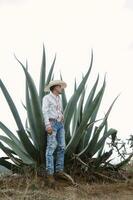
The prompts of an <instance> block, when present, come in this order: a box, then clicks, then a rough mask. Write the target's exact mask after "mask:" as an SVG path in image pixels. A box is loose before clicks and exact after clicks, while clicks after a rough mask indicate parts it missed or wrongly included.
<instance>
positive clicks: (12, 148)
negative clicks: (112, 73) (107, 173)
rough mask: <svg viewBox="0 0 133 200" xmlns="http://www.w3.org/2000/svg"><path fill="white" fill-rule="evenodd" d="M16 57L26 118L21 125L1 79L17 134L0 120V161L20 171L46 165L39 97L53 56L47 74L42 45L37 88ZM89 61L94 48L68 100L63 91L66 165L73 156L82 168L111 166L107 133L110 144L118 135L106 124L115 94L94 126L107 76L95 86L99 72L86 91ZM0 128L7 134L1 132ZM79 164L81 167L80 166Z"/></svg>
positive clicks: (90, 67)
mask: <svg viewBox="0 0 133 200" xmlns="http://www.w3.org/2000/svg"><path fill="white" fill-rule="evenodd" d="M15 58H16V60H17V61H18V63H19V64H20V66H21V67H22V69H23V71H24V74H25V78H26V82H25V85H26V88H25V91H26V92H25V94H26V95H25V96H26V98H25V104H26V105H25V109H26V112H27V119H26V125H25V126H24V125H23V124H22V121H21V118H20V115H19V112H18V110H17V108H16V106H15V104H14V102H13V100H12V98H11V96H10V94H9V92H8V90H7V88H6V86H5V84H4V83H3V82H2V80H0V88H1V90H2V92H3V95H4V96H5V99H6V101H7V103H8V105H9V107H10V110H11V112H12V114H13V117H14V120H15V122H16V125H17V134H16V133H12V132H11V131H10V130H9V128H8V125H5V124H3V123H2V122H0V128H1V130H2V131H1V135H0V148H1V149H2V150H3V152H4V153H5V154H6V155H7V157H2V158H0V165H2V166H4V167H6V168H8V169H10V170H12V171H13V172H20V171H21V172H23V169H25V167H28V168H31V169H36V168H38V167H40V166H42V165H44V167H45V147H46V132H45V129H44V120H43V114H42V109H41V107H42V99H43V97H44V95H46V93H45V92H44V87H45V85H47V84H48V83H49V81H51V80H52V79H53V70H54V64H55V60H56V56H55V58H54V61H53V63H52V65H51V67H50V70H49V73H48V76H47V77H46V56H45V48H44V47H43V56H42V65H41V71H40V84H39V91H37V87H36V85H35V83H34V81H33V78H32V76H31V74H30V73H29V72H28V64H27V63H26V66H24V65H23V64H22V63H21V62H20V61H19V60H18V58H17V57H16V56H15ZM92 64H93V52H92V53H91V62H90V66H89V69H88V71H87V73H86V74H85V76H84V77H83V79H82V81H81V82H80V84H79V85H78V86H77V84H76V81H75V85H74V93H73V94H72V96H71V98H70V99H69V100H67V97H66V94H65V91H63V94H62V100H63V108H64V125H65V131H66V144H67V146H66V152H65V153H66V160H65V161H66V162H65V163H66V166H70V165H72V163H73V162H74V161H75V159H76V160H77V161H78V162H80V164H81V165H83V166H84V169H85V170H88V168H89V167H93V168H95V169H97V168H98V167H100V166H102V167H108V166H110V160H109V158H110V156H111V155H112V153H113V150H112V147H110V149H109V150H108V152H105V144H106V140H107V139H108V138H109V137H110V138H112V139H111V140H112V144H113V143H114V142H115V139H116V135H117V130H115V129H113V128H108V122H107V121H108V116H109V114H110V112H111V109H112V107H113V105H114V103H115V101H116V99H117V98H118V97H116V98H115V99H114V101H113V103H112V104H111V106H110V107H109V109H108V110H107V112H106V114H105V117H104V118H103V119H101V120H100V121H101V123H100V125H99V126H98V127H97V126H95V123H96V122H97V121H99V120H98V119H97V114H98V111H99V108H100V105H101V102H102V98H103V95H104V91H105V87H106V77H105V78H104V81H103V85H102V87H101V88H100V89H99V90H98V89H97V86H98V82H99V75H98V77H97V79H96V81H95V83H94V85H93V86H92V89H91V90H90V92H89V94H88V92H87V93H86V84H87V81H88V78H89V76H90V72H91V70H92ZM61 79H62V76H61ZM97 90H98V91H97ZM85 97H86V98H85ZM3 132H4V133H5V135H6V136H5V135H3ZM128 159H129V158H128ZM87 161H89V163H88V164H86V162H87ZM125 163H126V160H125ZM81 165H80V167H82V166H81ZM111 166H112V165H111Z"/></svg>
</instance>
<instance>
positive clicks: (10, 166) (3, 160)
mask: <svg viewBox="0 0 133 200" xmlns="http://www.w3.org/2000/svg"><path fill="white" fill-rule="evenodd" d="M0 165H2V166H3V167H6V168H7V169H9V170H11V171H13V172H14V173H18V172H19V171H20V167H18V166H16V165H14V164H12V163H10V162H8V161H7V160H6V158H3V157H2V158H0Z"/></svg>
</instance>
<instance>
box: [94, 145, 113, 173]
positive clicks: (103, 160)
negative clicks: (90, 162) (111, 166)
mask: <svg viewBox="0 0 133 200" xmlns="http://www.w3.org/2000/svg"><path fill="white" fill-rule="evenodd" d="M112 153H113V151H112V149H111V150H109V151H108V152H105V153H104V154H103V155H101V156H98V157H97V159H96V162H95V169H96V168H98V167H99V166H100V165H101V164H102V163H106V161H107V160H108V159H109V158H110V156H111V155H112ZM111 160H112V159H111ZM111 160H110V161H111Z"/></svg>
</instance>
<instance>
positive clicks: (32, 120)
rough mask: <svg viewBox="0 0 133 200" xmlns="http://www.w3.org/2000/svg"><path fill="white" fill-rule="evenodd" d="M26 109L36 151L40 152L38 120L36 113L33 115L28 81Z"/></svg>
mask: <svg viewBox="0 0 133 200" xmlns="http://www.w3.org/2000/svg"><path fill="white" fill-rule="evenodd" d="M26 107H27V116H28V122H29V125H30V129H31V131H30V136H31V138H32V140H33V143H34V145H35V147H36V149H38V150H39V146H38V145H39V144H38V132H37V128H36V119H35V117H34V113H33V110H32V105H31V100H30V97H29V89H28V83H27V80H26Z"/></svg>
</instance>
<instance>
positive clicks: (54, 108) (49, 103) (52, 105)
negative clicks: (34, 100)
mask: <svg viewBox="0 0 133 200" xmlns="http://www.w3.org/2000/svg"><path fill="white" fill-rule="evenodd" d="M42 112H43V116H44V123H45V126H46V127H49V126H50V121H49V119H50V118H52V119H57V120H58V121H61V119H62V117H63V109H62V100H61V98H60V96H59V95H58V96H56V95H54V94H53V93H52V92H50V94H48V95H46V96H44V98H43V102H42Z"/></svg>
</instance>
